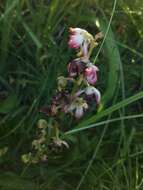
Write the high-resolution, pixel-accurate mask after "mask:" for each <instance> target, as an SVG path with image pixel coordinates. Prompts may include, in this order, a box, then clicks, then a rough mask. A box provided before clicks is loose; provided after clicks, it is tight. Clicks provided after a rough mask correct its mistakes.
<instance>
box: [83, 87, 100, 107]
mask: <svg viewBox="0 0 143 190" xmlns="http://www.w3.org/2000/svg"><path fill="white" fill-rule="evenodd" d="M85 94H86V95H87V98H88V100H91V101H92V100H94V99H95V100H96V102H97V104H99V103H100V100H101V94H100V91H99V90H98V89H97V88H95V87H93V86H88V87H87V88H86V89H85Z"/></svg>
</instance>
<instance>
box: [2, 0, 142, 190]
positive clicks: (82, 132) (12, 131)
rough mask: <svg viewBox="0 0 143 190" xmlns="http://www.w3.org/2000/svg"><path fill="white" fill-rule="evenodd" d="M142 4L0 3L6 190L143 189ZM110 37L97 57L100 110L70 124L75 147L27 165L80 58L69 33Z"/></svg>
mask: <svg viewBox="0 0 143 190" xmlns="http://www.w3.org/2000/svg"><path fill="white" fill-rule="evenodd" d="M142 8H143V5H142V1H140V0H136V1H133V0H131V1H128V0H127V1H122V0H118V1H116V0H114V1H113V0H111V1H105V0H103V1H98V0H97V1H94V0H84V1H83V0H78V1H74V0H62V1H59V0H52V1H48V0H47V1H45V0H35V1H33V0H12V1H11V0H6V1H1V2H0V25H1V27H0V149H1V148H3V147H8V151H7V153H6V154H5V155H3V156H1V157H0V171H1V173H0V188H1V189H4V190H5V189H6V190H25V189H26V190H32V189H33V190H52V189H53V190H55V189H58V190H60V189H62V190H64V189H66V190H68V189H69V190H72V189H82V190H84V189H86V190H87V189H91V190H93V189H95V190H96V189H98V190H124V189H126V190H142V189H143V176H142V170H143V168H142V166H143V146H142V144H143V140H142V139H143V131H142V122H143V118H142V117H143V114H142V111H143V108H142V105H143V100H142V99H143V61H142V60H143V54H142V49H143V43H142V40H143V21H142V15H143V9H142ZM71 26H72V27H81V28H85V29H87V30H88V31H90V32H91V33H92V34H96V33H97V32H98V31H99V30H100V31H102V32H103V33H104V34H105V35H104V39H103V41H102V42H101V43H100V44H99V46H98V48H97V49H96V50H95V51H94V53H93V55H92V61H94V62H95V64H97V65H98V66H99V68H100V77H99V83H98V86H100V90H101V92H102V106H101V107H100V108H99V110H98V112H97V113H92V114H90V115H87V116H86V117H84V118H83V120H82V121H81V122H79V123H77V122H74V121H71V122H69V121H68V120H67V119H66V118H65V121H63V126H62V127H63V131H65V132H63V138H65V139H66V140H67V141H68V143H69V144H70V149H68V150H65V151H63V152H61V153H58V154H53V155H52V156H49V158H48V161H47V162H45V163H39V164H36V165H24V164H23V163H22V162H21V155H22V154H23V153H25V152H27V151H29V150H30V147H29V146H30V144H31V141H32V139H33V138H34V137H35V135H36V134H35V133H36V129H35V126H36V123H37V121H38V119H39V118H41V117H44V118H45V119H47V117H46V116H43V115H41V114H40V113H39V111H38V110H39V108H40V107H41V106H43V105H45V104H48V103H49V101H50V98H51V96H52V94H53V92H54V88H55V87H56V79H57V77H58V76H59V75H60V74H61V73H65V72H66V67H67V63H68V62H69V61H70V60H71V59H72V57H73V56H74V54H75V52H73V51H71V50H69V49H68V48H67V40H68V36H67V34H68V28H69V27H71Z"/></svg>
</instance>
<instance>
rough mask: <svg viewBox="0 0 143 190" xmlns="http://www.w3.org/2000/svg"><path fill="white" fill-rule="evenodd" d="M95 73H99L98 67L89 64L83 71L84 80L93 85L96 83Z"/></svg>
mask: <svg viewBox="0 0 143 190" xmlns="http://www.w3.org/2000/svg"><path fill="white" fill-rule="evenodd" d="M97 71H99V69H98V67H96V66H95V65H93V64H90V66H89V67H87V68H86V69H85V78H86V80H87V82H88V83H89V84H92V85H94V84H95V83H96V81H97Z"/></svg>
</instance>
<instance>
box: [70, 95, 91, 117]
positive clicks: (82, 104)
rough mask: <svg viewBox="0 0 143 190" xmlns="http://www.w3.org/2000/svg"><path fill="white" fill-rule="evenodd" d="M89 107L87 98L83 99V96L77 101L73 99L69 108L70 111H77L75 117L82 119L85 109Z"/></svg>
mask: <svg viewBox="0 0 143 190" xmlns="http://www.w3.org/2000/svg"><path fill="white" fill-rule="evenodd" d="M86 109H88V104H87V103H86V101H85V100H83V98H77V99H76V100H75V101H73V102H72V103H71V105H70V106H69V108H68V112H71V113H72V112H74V111H75V113H74V114H75V117H76V118H77V119H80V118H81V117H82V116H83V114H84V111H85V110H86Z"/></svg>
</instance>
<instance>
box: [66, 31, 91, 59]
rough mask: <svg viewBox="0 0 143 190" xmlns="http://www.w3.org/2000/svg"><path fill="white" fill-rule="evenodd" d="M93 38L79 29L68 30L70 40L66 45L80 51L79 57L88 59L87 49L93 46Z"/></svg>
mask: <svg viewBox="0 0 143 190" xmlns="http://www.w3.org/2000/svg"><path fill="white" fill-rule="evenodd" d="M94 43H95V40H94V38H93V36H92V35H91V34H90V33H88V32H87V31H86V30H84V29H81V28H70V38H69V42H68V45H69V47H70V48H74V49H80V52H79V56H80V57H81V56H83V57H86V58H88V56H89V55H88V54H89V47H90V45H91V44H92V45H93V44H94Z"/></svg>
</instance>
